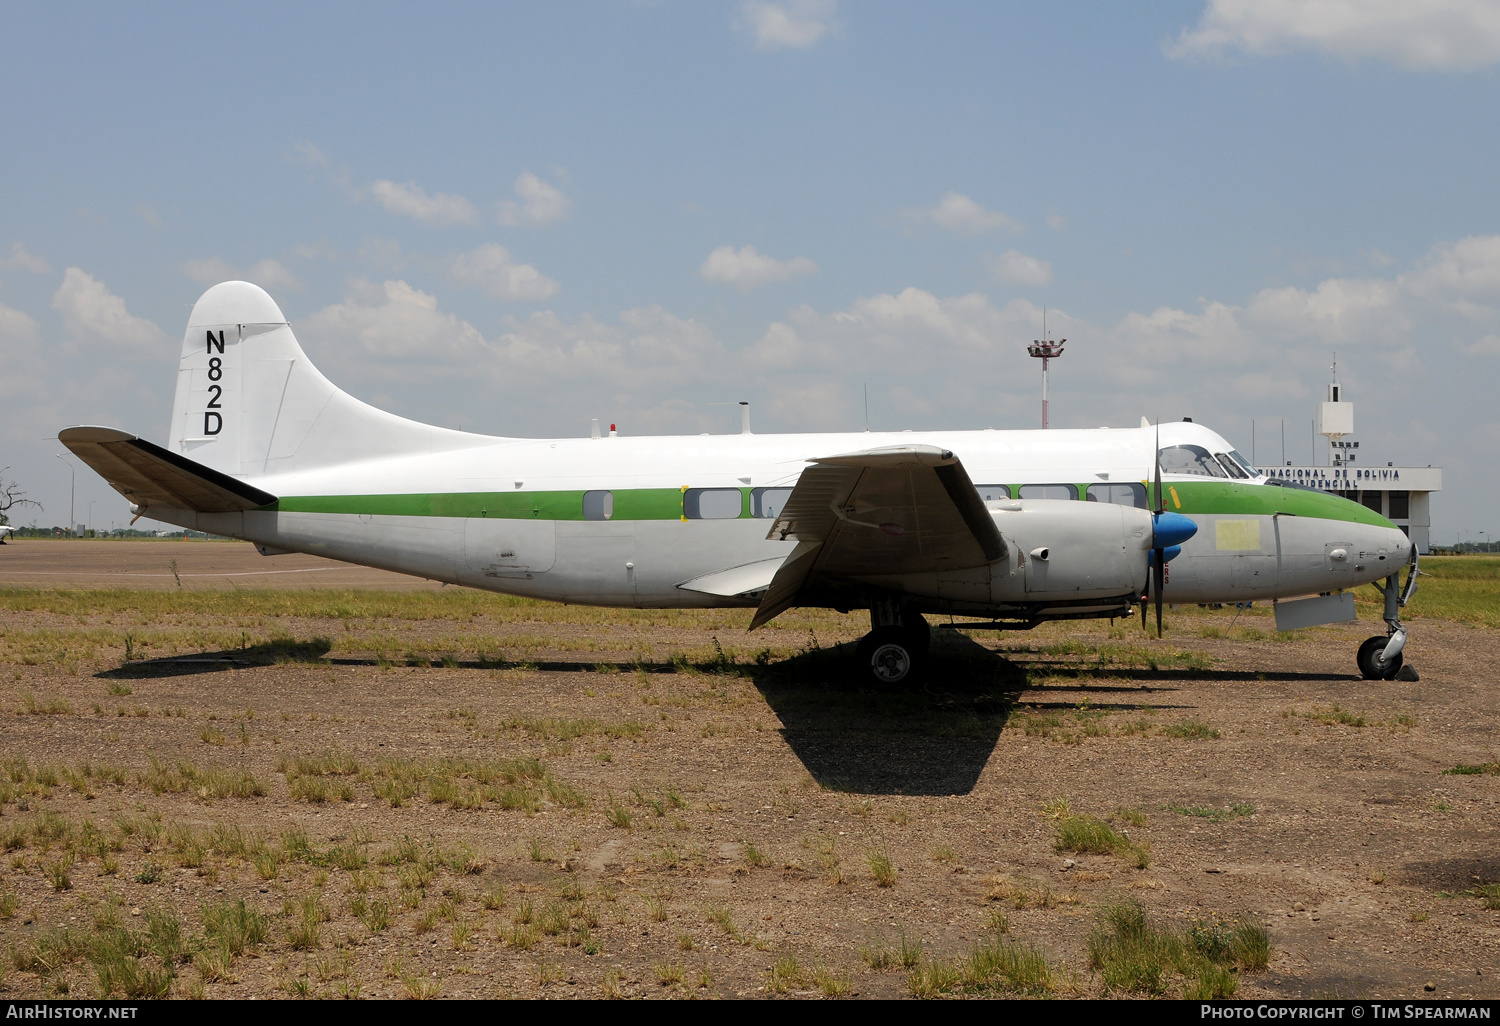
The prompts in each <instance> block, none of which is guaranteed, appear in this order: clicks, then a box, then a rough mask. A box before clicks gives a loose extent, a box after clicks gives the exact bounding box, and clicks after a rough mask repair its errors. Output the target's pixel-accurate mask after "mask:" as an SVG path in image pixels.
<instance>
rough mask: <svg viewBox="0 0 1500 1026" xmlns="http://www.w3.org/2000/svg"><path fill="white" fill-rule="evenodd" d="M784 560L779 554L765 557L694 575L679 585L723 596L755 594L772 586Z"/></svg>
mask: <svg viewBox="0 0 1500 1026" xmlns="http://www.w3.org/2000/svg"><path fill="white" fill-rule="evenodd" d="M783 562H784V560H783V558H782V557H781V556H777V557H776V558H775V559H763V560H761V561H760V562H758V563H746V564H745V565H744V566H736V567H731V568H730V569H728V570H717V571H715V572H714V573H711V574H704V575H703V576H702V577H694V578H693V579H692V580H691V581H683V582H682V583H681V584H679V585H678V586H677V587H679V588H681V589H682V590H683V591H696V592H699V593H701V594H704V595H718V596H720V597H721V598H738V597H740V596H743V595H755V594H757V593H759V592H762V591H765V590H766V589H767V588H769V587H770V586H771V581H772V580H773V579H774V578H775V576H776V571H777V570H779V569H781V564H782V563H783Z"/></svg>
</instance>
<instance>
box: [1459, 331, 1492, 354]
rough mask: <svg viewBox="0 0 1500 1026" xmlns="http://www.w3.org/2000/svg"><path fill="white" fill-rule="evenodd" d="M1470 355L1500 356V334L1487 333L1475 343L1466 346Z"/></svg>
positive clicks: (1465, 350)
mask: <svg viewBox="0 0 1500 1026" xmlns="http://www.w3.org/2000/svg"><path fill="white" fill-rule="evenodd" d="M1464 352H1465V353H1467V354H1469V355H1470V356H1500V335H1493V334H1492V335H1486V336H1484V338H1482V339H1480V340H1479V341H1477V342H1475V343H1474V344H1473V345H1469V346H1465V347H1464Z"/></svg>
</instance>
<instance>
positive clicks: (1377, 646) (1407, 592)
mask: <svg viewBox="0 0 1500 1026" xmlns="http://www.w3.org/2000/svg"><path fill="white" fill-rule="evenodd" d="M1417 573H1418V571H1417V549H1416V546H1412V550H1411V566H1410V568H1409V569H1408V570H1407V574H1406V587H1405V588H1402V587H1401V574H1400V572H1399V571H1398V572H1397V573H1394V574H1391V576H1389V577H1387V578H1386V579H1385V584H1384V585H1381V584H1379V583H1376V585H1375V587H1376V588H1378V589H1379V590H1380V593H1381V594H1382V595H1384V596H1385V611H1384V618H1385V625H1386V634H1385V636H1383V637H1382V636H1381V635H1379V634H1377V635H1375V636H1374V637H1373V638H1366V639H1365V642H1364V644H1362V645H1360V646H1359V655H1358V656H1357V657H1356V661H1357V662H1358V663H1359V673H1360V676H1362V677H1364V679H1365V680H1405V681H1415V680H1418V679H1420V678H1418V676H1417V671H1416V670H1415V669H1413V668H1412V667H1410V666H1407V665H1406V664H1405V663H1406V661H1405V659H1404V658H1403V657H1402V654H1401V652H1402V649H1404V648H1405V647H1406V628H1405V627H1403V626H1402V625H1401V607H1402V606H1404V605H1406V603H1408V602H1409V601H1411V597H1412V596H1413V595H1415V594H1416V592H1417Z"/></svg>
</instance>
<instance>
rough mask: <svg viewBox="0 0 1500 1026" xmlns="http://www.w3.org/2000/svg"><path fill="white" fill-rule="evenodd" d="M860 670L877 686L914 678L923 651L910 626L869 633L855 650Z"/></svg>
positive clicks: (905, 682)
mask: <svg viewBox="0 0 1500 1026" xmlns="http://www.w3.org/2000/svg"><path fill="white" fill-rule="evenodd" d="M854 658H855V660H856V661H857V662H858V664H859V673H860V676H861V677H863V678H864V679H865V680H866V681H867V682H869V683H871V684H874V685H876V686H877V687H891V686H892V685H895V684H907V683H910V682H912V681H914V680H915V679H916V677H917V674H918V671H919V670H920V669H921V663H922V654H921V651H920V649H918V647H917V645H916V644H915V643H914V642H913V641H912V635H911V632H910V630H904V629H902V628H899V627H881V628H879V629H878V630H873V631H871V632H870V633H869V634H866V635H865V636H864V638H863V639H861V641H860V643H859V648H858V649H856V650H855V653H854Z"/></svg>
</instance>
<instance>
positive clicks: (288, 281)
mask: <svg viewBox="0 0 1500 1026" xmlns="http://www.w3.org/2000/svg"><path fill="white" fill-rule="evenodd" d="M246 280H248V281H252V282H254V283H255V284H257V285H259V286H260V287H261V288H263V289H265V290H266V291H267V292H271V291H274V290H276V289H291V290H293V291H296V292H300V291H302V282H301V281H300V280H299V279H298V278H297V276H296V275H295V274H293V273H292V272H291V271H290V270H288V269H287V267H286V265H285V264H283V263H282V262H281V261H280V260H272V259H270V258H267V259H265V260H257V261H256V262H255V263H254V264H251V265H250V271H249V273H248V275H247V277H246Z"/></svg>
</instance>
